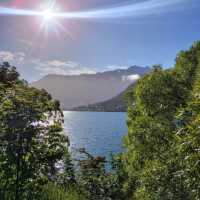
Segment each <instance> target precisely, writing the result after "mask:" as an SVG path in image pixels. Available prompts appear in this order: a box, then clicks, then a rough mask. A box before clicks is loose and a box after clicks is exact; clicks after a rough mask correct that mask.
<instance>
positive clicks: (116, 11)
mask: <svg viewBox="0 0 200 200" xmlns="http://www.w3.org/2000/svg"><path fill="white" fill-rule="evenodd" d="M183 2H189V0H167V1H163V0H146V1H142V2H137V3H129V4H123V5H121V6H114V7H109V8H102V9H96V10H88V11H82V12H67V13H66V12H53V11H52V10H51V9H50V10H48V9H47V10H46V11H43V12H42V11H33V10H23V9H12V8H5V7H0V15H19V16H43V17H45V18H46V19H50V18H52V17H53V18H68V19H105V18H106V19H109V18H111V19H114V18H124V17H138V16H145V15H149V14H156V13H160V12H167V11H168V10H170V9H172V8H173V6H174V5H176V4H177V5H181V3H183Z"/></svg>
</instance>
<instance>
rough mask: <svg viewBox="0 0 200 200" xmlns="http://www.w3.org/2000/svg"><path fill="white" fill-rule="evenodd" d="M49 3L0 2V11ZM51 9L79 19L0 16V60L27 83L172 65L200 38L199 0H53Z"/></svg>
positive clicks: (37, 0)
mask: <svg viewBox="0 0 200 200" xmlns="http://www.w3.org/2000/svg"><path fill="white" fill-rule="evenodd" d="M33 2H34V3H33ZM41 2H43V3H42V4H41ZM48 2H49V1H39V0H35V1H32V2H31V1H30V0H26V1H25V0H12V1H7V0H3V1H1V2H0V7H1V8H0V14H1V11H2V8H5V7H6V8H12V9H15V10H16V9H18V10H19V9H20V10H22V9H23V10H35V11H41V12H42V9H43V10H47V9H49V8H48V6H47V4H48ZM166 2H167V3H166ZM48 5H49V4H48ZM45 6H46V7H45ZM54 9H55V10H54ZM51 12H56V13H58V12H59V13H64V12H65V13H68V14H69V13H73V12H76V13H80V12H81V13H83V14H82V15H83V16H84V17H82V18H79V17H75V18H73V17H72V18H56V17H52V18H51V19H48V20H46V19H44V16H42V15H41V16H34V15H33V16H26V15H24V16H18V15H5V13H4V15H0V26H1V31H0V60H1V61H6V60H7V61H10V62H11V63H12V64H14V65H16V66H17V68H18V70H19V71H20V73H21V74H22V77H23V78H26V79H28V80H29V81H34V80H37V79H39V78H41V77H42V76H44V75H46V74H52V73H56V74H79V73H87V72H88V73H94V72H96V71H104V70H108V69H115V68H124V67H128V66H130V65H141V66H152V65H153V64H162V65H163V66H164V67H171V66H173V64H174V59H175V57H176V54H177V53H178V52H179V51H180V50H182V49H187V48H189V47H190V46H191V44H192V43H193V42H194V41H196V40H199V39H200V20H199V19H200V1H199V0H168V1H166V0H84V1H83V0H67V1H66V0H60V1H59V0H57V1H56V2H55V5H54V7H53V9H52V10H51ZM91 12H92V14H91ZM88 13H89V14H88ZM79 15H80V14H79ZM85 16H87V17H85ZM42 25H43V26H42Z"/></svg>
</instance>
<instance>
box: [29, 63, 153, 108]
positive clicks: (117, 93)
mask: <svg viewBox="0 0 200 200" xmlns="http://www.w3.org/2000/svg"><path fill="white" fill-rule="evenodd" d="M149 71H150V68H149V67H140V66H132V67H129V68H128V69H117V70H111V71H105V72H98V73H96V74H80V75H47V76H45V77H43V78H42V79H40V80H39V81H36V82H34V83H32V84H31V85H32V86H34V87H36V88H39V89H45V90H47V91H48V92H49V93H50V94H51V95H52V97H53V98H54V99H57V100H59V101H60V103H61V107H62V109H64V110H81V108H82V110H87V109H86V108H87V107H88V110H89V108H91V110H94V111H95V110H96V109H93V108H95V107H96V108H99V111H115V110H116V111H121V110H124V109H125V108H126V106H125V104H124V102H123V96H124V93H125V92H124V91H126V89H127V88H128V87H129V86H130V85H134V83H135V82H136V81H137V80H138V79H139V78H141V77H142V76H144V75H145V74H147V73H148V72H149ZM98 102H102V103H98ZM88 105H89V106H88ZM83 108H84V109H83ZM114 108H115V109H114ZM97 111H98V109H97Z"/></svg>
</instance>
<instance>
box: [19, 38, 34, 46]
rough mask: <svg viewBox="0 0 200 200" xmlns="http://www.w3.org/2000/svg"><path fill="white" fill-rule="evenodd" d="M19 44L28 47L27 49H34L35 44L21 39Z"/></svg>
mask: <svg viewBox="0 0 200 200" xmlns="http://www.w3.org/2000/svg"><path fill="white" fill-rule="evenodd" d="M18 42H19V43H21V44H22V45H24V46H26V47H33V46H34V42H32V41H29V40H23V39H19V40H18Z"/></svg>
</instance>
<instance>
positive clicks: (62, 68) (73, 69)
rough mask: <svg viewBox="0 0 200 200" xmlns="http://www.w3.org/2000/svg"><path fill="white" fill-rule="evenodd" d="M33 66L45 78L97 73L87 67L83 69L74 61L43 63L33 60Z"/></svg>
mask: <svg viewBox="0 0 200 200" xmlns="http://www.w3.org/2000/svg"><path fill="white" fill-rule="evenodd" d="M32 64H34V65H35V69H36V70H37V71H39V73H40V75H43V76H44V75H48V74H60V75H79V74H94V73H96V71H94V70H92V69H90V68H87V67H81V66H80V65H79V64H78V63H75V62H72V61H67V62H65V61H60V60H50V61H45V62H43V61H41V60H33V61H32Z"/></svg>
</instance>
